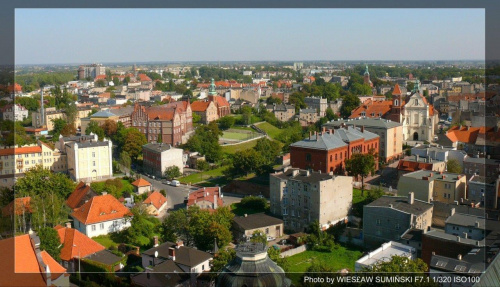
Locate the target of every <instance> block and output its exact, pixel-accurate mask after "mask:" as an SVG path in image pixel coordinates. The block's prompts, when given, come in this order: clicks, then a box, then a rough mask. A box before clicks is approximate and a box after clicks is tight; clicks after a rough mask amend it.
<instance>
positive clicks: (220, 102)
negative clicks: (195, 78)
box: [208, 96, 230, 107]
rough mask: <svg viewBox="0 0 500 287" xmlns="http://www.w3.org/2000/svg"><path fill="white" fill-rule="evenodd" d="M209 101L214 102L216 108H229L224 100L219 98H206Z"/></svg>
mask: <svg viewBox="0 0 500 287" xmlns="http://www.w3.org/2000/svg"><path fill="white" fill-rule="evenodd" d="M208 98H209V100H210V101H212V102H214V103H215V105H216V106H217V107H230V105H229V103H228V101H227V100H226V98H224V97H221V96H208Z"/></svg>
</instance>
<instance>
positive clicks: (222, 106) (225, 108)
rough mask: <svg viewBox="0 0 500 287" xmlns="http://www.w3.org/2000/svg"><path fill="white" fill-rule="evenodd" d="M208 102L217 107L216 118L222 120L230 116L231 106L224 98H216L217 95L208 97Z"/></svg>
mask: <svg viewBox="0 0 500 287" xmlns="http://www.w3.org/2000/svg"><path fill="white" fill-rule="evenodd" d="M208 100H209V101H211V102H214V103H215V107H217V116H218V118H219V119H220V118H222V117H224V116H227V115H229V114H231V106H230V105H229V102H228V101H227V100H226V98H224V97H221V96H217V95H209V96H208Z"/></svg>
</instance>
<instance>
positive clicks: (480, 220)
mask: <svg viewBox="0 0 500 287" xmlns="http://www.w3.org/2000/svg"><path fill="white" fill-rule="evenodd" d="M485 223H486V221H485V218H484V217H479V216H477V215H471V214H461V213H454V214H453V215H451V216H450V217H448V218H447V219H446V221H445V226H444V231H445V232H446V233H448V234H452V235H455V236H460V237H463V238H470V239H472V240H483V239H484V238H485V234H484V232H485Z"/></svg>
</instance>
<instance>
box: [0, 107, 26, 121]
mask: <svg viewBox="0 0 500 287" xmlns="http://www.w3.org/2000/svg"><path fill="white" fill-rule="evenodd" d="M27 117H28V110H27V109H26V108H25V107H23V106H21V105H18V104H9V105H6V106H5V107H3V108H2V119H3V120H4V121H7V120H8V121H13V122H15V121H23V120H24V119H26V118H27Z"/></svg>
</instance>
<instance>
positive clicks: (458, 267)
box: [455, 265, 467, 272]
mask: <svg viewBox="0 0 500 287" xmlns="http://www.w3.org/2000/svg"><path fill="white" fill-rule="evenodd" d="M465 269H467V267H465V266H463V265H457V266H455V271H458V272H464V271H465Z"/></svg>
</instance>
